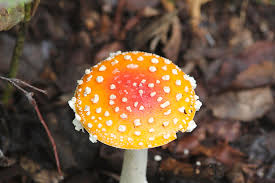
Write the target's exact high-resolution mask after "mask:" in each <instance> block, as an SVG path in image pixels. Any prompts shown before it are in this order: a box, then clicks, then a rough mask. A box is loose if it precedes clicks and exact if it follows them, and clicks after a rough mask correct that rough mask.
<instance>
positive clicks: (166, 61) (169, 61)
mask: <svg viewBox="0 0 275 183" xmlns="http://www.w3.org/2000/svg"><path fill="white" fill-rule="evenodd" d="M164 63H166V64H171V63H172V61H171V60H168V59H167V58H165V59H164Z"/></svg>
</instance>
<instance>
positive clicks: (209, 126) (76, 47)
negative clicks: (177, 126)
mask: <svg viewBox="0 0 275 183" xmlns="http://www.w3.org/2000/svg"><path fill="white" fill-rule="evenodd" d="M270 2H271V1H270ZM17 30H18V26H17V27H15V28H13V29H11V30H10V31H7V32H1V33H0V75H1V76H6V74H7V73H8V70H9V63H10V59H11V55H12V50H13V47H14V44H15V39H16V31H17ZM274 40H275V5H272V4H269V3H268V1H267V0H266V1H264V0H263V1H260V0H250V1H249V0H243V1H237V0H235V1H229V0H225V1H219V0H209V1H207V0H193V1H192V0H150V1H148V0H128V1H125V0H102V1H99V0H93V1H88V0H79V1H75V0H66V1H65V0H51V1H46V0H41V3H40V5H39V7H38V9H37V12H36V14H35V15H34V17H33V18H32V20H31V22H30V24H29V28H28V33H27V35H26V42H25V45H24V50H23V55H22V57H21V58H20V65H19V71H18V75H17V78H19V79H21V80H24V81H26V82H28V83H30V84H32V85H34V86H36V87H39V88H41V89H44V90H46V91H47V92H48V96H44V95H43V94H40V93H36V92H35V95H34V98H35V99H36V100H37V103H38V106H39V108H40V110H41V113H42V115H43V117H44V118H45V121H46V123H47V125H48V126H49V129H50V131H51V132H52V134H53V137H54V139H55V141H56V144H57V151H58V154H59V157H60V161H61V167H62V171H63V173H64V180H60V177H59V175H58V172H57V170H56V166H55V158H54V154H53V152H52V147H51V144H50V142H49V140H48V137H47V134H46V132H45V130H44V128H43V126H42V125H41V123H40V121H39V119H38V118H37V115H36V113H35V111H34V109H33V106H32V105H31V104H29V102H28V100H27V99H26V97H25V96H24V95H22V93H21V92H20V91H18V90H14V93H13V95H12V97H11V98H10V102H9V105H8V106H5V105H2V104H1V103H0V183H17V182H22V183H31V182H39V183H54V182H67V183H77V182H81V183H86V182H87V183H88V182H96V183H97V182H99V183H101V182H102V183H115V182H118V180H119V175H120V171H121V166H122V160H123V151H122V150H119V149H115V148H112V147H109V146H106V145H104V144H102V143H96V144H92V143H91V142H89V139H88V135H87V133H80V132H77V131H75V130H74V126H73V125H72V123H71V122H72V120H73V118H74V113H73V111H72V110H71V109H70V108H69V106H68V104H67V101H68V100H69V99H70V98H71V97H72V95H73V92H74V89H75V87H76V81H77V80H78V79H79V78H81V76H82V75H83V73H84V70H85V68H88V67H91V66H93V65H94V64H96V63H98V62H99V61H100V60H103V59H104V58H106V57H107V56H108V55H109V53H110V52H114V51H118V50H121V51H126V50H142V51H147V52H153V53H156V54H159V55H161V56H164V57H167V58H169V59H171V60H173V61H174V63H176V64H178V65H179V66H180V67H181V68H182V69H183V71H184V72H186V73H188V74H190V75H192V76H194V78H195V79H196V81H197V83H198V86H197V88H196V94H197V95H199V96H200V99H201V101H202V102H203V106H202V108H201V110H200V111H199V112H198V113H197V114H196V117H195V121H196V122H197V124H198V127H197V128H196V130H195V131H193V132H192V133H188V134H186V133H185V134H178V139H177V140H175V141H173V142H171V143H169V144H167V145H165V146H162V147H159V148H153V149H150V150H149V162H148V173H147V176H148V182H149V183H162V182H163V183H187V182H188V183H199V182H204V183H207V182H215V183H258V182H265V183H274V182H275V141H273V140H274V139H275V103H274V97H275V87H274V86H275V42H274ZM6 84H7V83H6V82H5V81H0V96H2V93H3V91H4V89H5V87H6ZM1 98H2V97H1ZM273 138H274V139H273ZM156 155H159V156H161V160H160V161H156V160H155V156H156Z"/></svg>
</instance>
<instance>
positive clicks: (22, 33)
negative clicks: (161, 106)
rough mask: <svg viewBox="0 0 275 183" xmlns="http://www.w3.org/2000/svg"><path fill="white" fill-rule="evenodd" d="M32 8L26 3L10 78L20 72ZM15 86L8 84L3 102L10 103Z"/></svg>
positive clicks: (12, 60)
mask: <svg viewBox="0 0 275 183" xmlns="http://www.w3.org/2000/svg"><path fill="white" fill-rule="evenodd" d="M31 9H32V4H31V3H28V4H25V17H24V21H23V22H22V23H20V28H19V31H18V34H17V39H16V44H15V47H14V49H13V54H12V58H11V63H10V70H9V73H8V78H14V77H16V75H17V72H18V66H19V58H20V56H21V55H22V51H23V46H24V41H25V34H26V32H27V28H28V22H29V20H30V19H31ZM12 91H13V87H12V85H11V84H7V88H6V89H5V91H4V94H3V98H2V102H3V104H8V102H9V99H10V96H11V95H12Z"/></svg>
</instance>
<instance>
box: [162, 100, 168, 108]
mask: <svg viewBox="0 0 275 183" xmlns="http://www.w3.org/2000/svg"><path fill="white" fill-rule="evenodd" d="M169 105H170V102H169V101H166V102H164V103H162V104H160V107H161V108H165V107H168V106H169Z"/></svg>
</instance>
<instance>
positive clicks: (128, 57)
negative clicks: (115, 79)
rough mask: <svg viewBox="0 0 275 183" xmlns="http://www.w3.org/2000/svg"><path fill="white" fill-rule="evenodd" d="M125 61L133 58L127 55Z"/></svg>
mask: <svg viewBox="0 0 275 183" xmlns="http://www.w3.org/2000/svg"><path fill="white" fill-rule="evenodd" d="M124 59H125V60H132V57H131V56H130V55H125V56H124Z"/></svg>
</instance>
